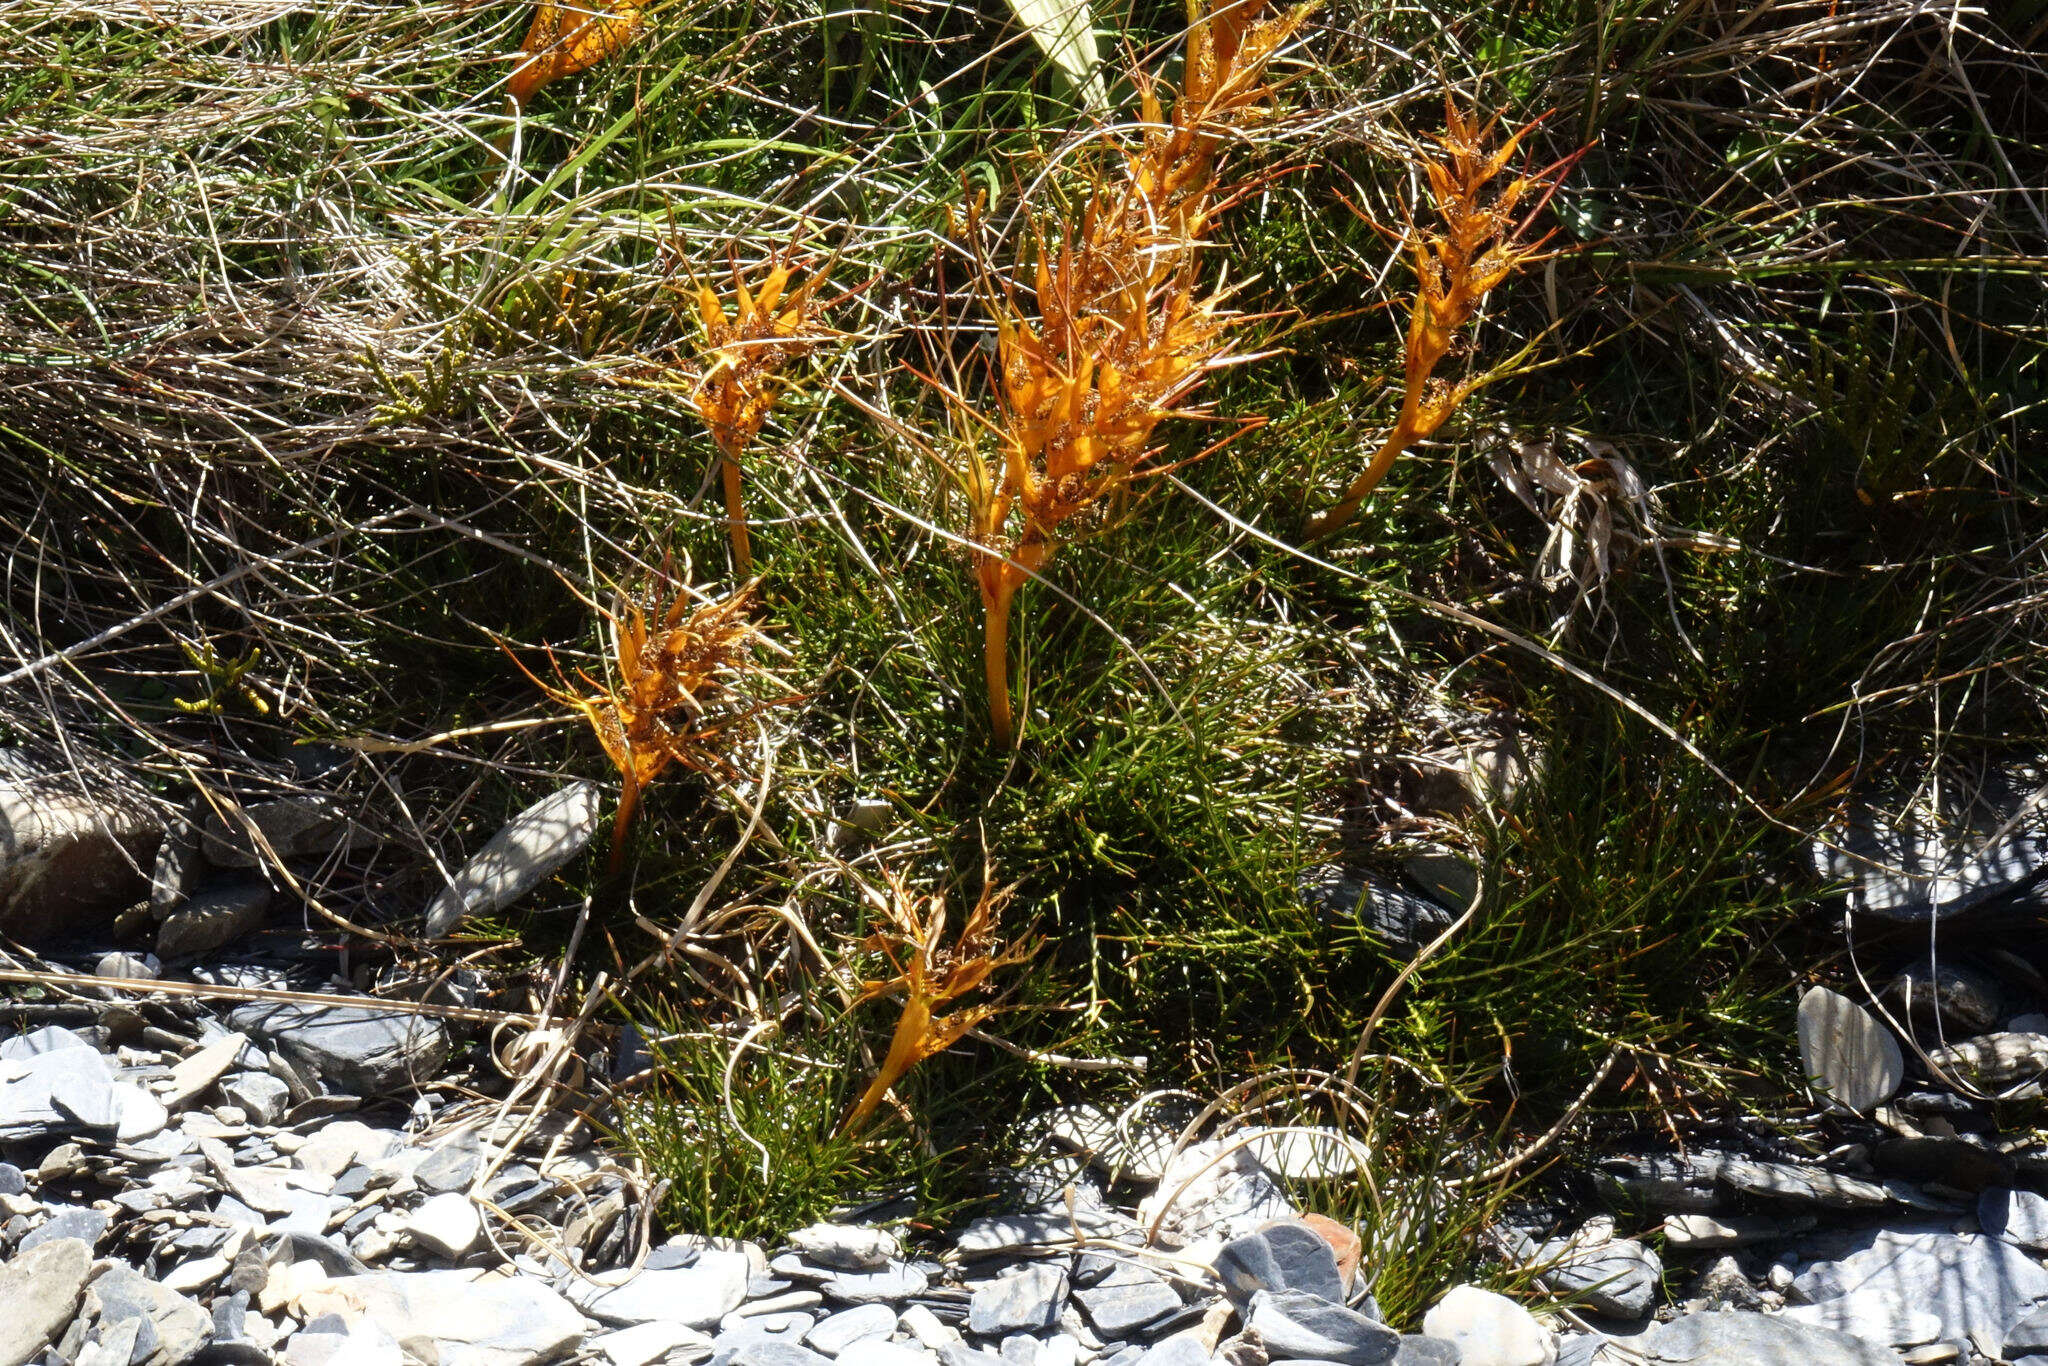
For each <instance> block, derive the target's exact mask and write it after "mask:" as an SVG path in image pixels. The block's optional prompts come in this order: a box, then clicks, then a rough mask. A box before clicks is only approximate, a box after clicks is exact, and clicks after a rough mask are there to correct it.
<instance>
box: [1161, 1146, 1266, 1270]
mask: <svg viewBox="0 0 2048 1366" xmlns="http://www.w3.org/2000/svg"><path fill="white" fill-rule="evenodd" d="M1294 1215H1295V1209H1294V1206H1293V1204H1292V1203H1291V1202H1289V1200H1288V1199H1287V1196H1286V1194H1285V1193H1284V1192H1283V1191H1282V1190H1281V1189H1280V1185H1279V1183H1278V1182H1277V1181H1276V1180H1275V1179H1274V1177H1273V1174H1272V1173H1271V1172H1269V1171H1267V1170H1266V1168H1265V1167H1264V1166H1262V1165H1261V1164H1260V1162H1259V1160H1258V1159H1257V1158H1256V1157H1254V1156H1253V1155H1252V1154H1251V1153H1250V1152H1248V1151H1246V1150H1245V1149H1244V1148H1242V1147H1239V1146H1236V1145H1235V1144H1232V1143H1231V1142H1230V1141H1228V1140H1226V1139H1209V1140H1207V1141H1205V1142H1202V1143H1197V1144H1195V1145H1193V1146H1192V1147H1188V1148H1184V1149H1182V1150H1181V1152H1180V1153H1179V1154H1178V1155H1177V1156H1175V1158H1174V1159H1173V1161H1172V1162H1170V1163H1169V1164H1168V1165H1167V1169H1166V1172H1165V1174H1164V1175H1163V1176H1161V1177H1160V1180H1159V1185H1158V1188H1157V1189H1155V1190H1154V1191H1153V1192H1152V1194H1151V1195H1149V1196H1147V1197H1145V1199H1144V1201H1143V1202H1141V1203H1140V1204H1139V1206H1138V1222H1139V1224H1140V1225H1142V1226H1144V1227H1146V1228H1149V1229H1153V1230H1154V1235H1153V1236H1154V1238H1155V1240H1156V1241H1157V1242H1159V1243H1160V1244H1161V1245H1162V1246H1165V1247H1169V1248H1176V1247H1186V1246H1187V1245H1189V1244H1190V1243H1199V1242H1202V1241H1204V1240H1206V1239H1210V1238H1223V1239H1229V1238H1235V1237H1237V1236H1239V1235H1240V1234H1246V1233H1251V1232H1254V1231H1255V1230H1257V1229H1258V1228H1259V1227H1260V1226H1262V1225H1264V1224H1268V1223H1271V1222H1272V1221H1273V1220H1275V1219H1292V1218H1293V1217H1294Z"/></svg>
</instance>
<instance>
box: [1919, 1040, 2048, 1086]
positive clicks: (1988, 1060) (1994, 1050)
mask: <svg viewBox="0 0 2048 1366" xmlns="http://www.w3.org/2000/svg"><path fill="white" fill-rule="evenodd" d="M1927 1060H1928V1061H1929V1062H1930V1063H1932V1064H1934V1066H1936V1067H1938V1068H1940V1069H1942V1070H1943V1071H1952V1072H1956V1073H1958V1074H1960V1075H1961V1076H1962V1077H1963V1079H1964V1080H1966V1081H1971V1082H1975V1083H1976V1084H1977V1085H1979V1086H1982V1087H1984V1088H1985V1089H1986V1090H1992V1091H1999V1090H2003V1089H2005V1088H2006V1087H2008V1086H2012V1085H2014V1084H2016V1083H2020V1082H2038V1081H2040V1080H2041V1079H2042V1077H2043V1076H2044V1075H2048V1034H2020V1033H2005V1034H1985V1035H1983V1036H1981V1037H1979V1038H1975V1039H1968V1040H1965V1041H1964V1042H1962V1043H1959V1044H1952V1045H1950V1046H1949V1047H1947V1048H1931V1049H1929V1050H1928V1051H1927Z"/></svg>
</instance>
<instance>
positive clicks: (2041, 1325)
mask: <svg viewBox="0 0 2048 1366" xmlns="http://www.w3.org/2000/svg"><path fill="white" fill-rule="evenodd" d="M2044 1353H2048V1306H2044V1307H2042V1308H2040V1309H2036V1310H2033V1311H2032V1312H2030V1313H2028V1314H2026V1315H2025V1316H2023V1317H2022V1318H2020V1319H2019V1320H2017V1321H2016V1322H2015V1323H2014V1324H2013V1325H2012V1326H2011V1327H2010V1328H2008V1329H2006V1330H2005V1339H2004V1342H2003V1345H2002V1348H2001V1350H2000V1352H1999V1355H2000V1356H2002V1357H2005V1358H2006V1359H2007V1360H2012V1359H2014V1358H2023V1357H2024V1358H2031V1357H2033V1356H2035V1355H2039V1354H2044Z"/></svg>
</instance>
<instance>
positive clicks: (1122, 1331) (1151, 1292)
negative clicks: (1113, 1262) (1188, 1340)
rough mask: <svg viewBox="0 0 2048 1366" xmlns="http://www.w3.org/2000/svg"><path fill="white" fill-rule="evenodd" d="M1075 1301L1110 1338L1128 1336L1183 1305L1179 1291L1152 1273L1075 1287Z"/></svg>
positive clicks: (1112, 1278)
mask: <svg viewBox="0 0 2048 1366" xmlns="http://www.w3.org/2000/svg"><path fill="white" fill-rule="evenodd" d="M1074 1300H1075V1302H1076V1303H1078V1304H1079V1305H1080V1306H1081V1309H1082V1312H1084V1313H1085V1314H1087V1315H1088V1322H1090V1323H1092V1324H1094V1325H1095V1327H1096V1330H1097V1331H1098V1332H1100V1333H1102V1334H1103V1335H1104V1336H1106V1337H1111V1338H1121V1337H1128V1336H1129V1335H1130V1334H1132V1333H1135V1332H1137V1331H1139V1330H1140V1329H1143V1328H1147V1327H1150V1326H1151V1325H1152V1324H1155V1323H1157V1322H1159V1320H1161V1319H1163V1318H1165V1317H1166V1316H1167V1315H1168V1314H1173V1313H1177V1312H1179V1310H1180V1307H1181V1298H1180V1292H1179V1291H1177V1290H1175V1289H1174V1288H1173V1287H1172V1286H1170V1285H1168V1284H1167V1283H1166V1282H1165V1281H1163V1280H1161V1279H1160V1278H1159V1277H1157V1276H1154V1275H1152V1274H1151V1273H1150V1272H1138V1273H1136V1274H1134V1275H1129V1276H1121V1275H1119V1276H1112V1277H1111V1278H1110V1279H1109V1280H1108V1281H1105V1282H1102V1283H1100V1284H1097V1285H1092V1286H1090V1287H1088V1288H1087V1289H1086V1290H1076V1291H1075V1292H1074Z"/></svg>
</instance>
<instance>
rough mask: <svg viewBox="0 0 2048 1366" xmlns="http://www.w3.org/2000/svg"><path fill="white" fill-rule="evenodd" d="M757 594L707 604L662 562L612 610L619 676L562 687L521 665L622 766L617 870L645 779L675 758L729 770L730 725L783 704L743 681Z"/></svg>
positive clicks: (615, 834) (746, 590)
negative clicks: (638, 590) (642, 592)
mask: <svg viewBox="0 0 2048 1366" xmlns="http://www.w3.org/2000/svg"><path fill="white" fill-rule="evenodd" d="M666 584H674V585H675V595H674V597H673V598H672V599H671V600H669V601H668V603H667V604H666V605H664V604H663V603H662V601H661V594H660V590H661V587H662V586H663V585H666ZM752 600H753V585H751V584H749V585H747V586H745V587H743V588H740V589H738V590H737V591H735V592H733V593H732V594H730V595H728V596H727V597H725V598H723V599H720V600H718V601H715V602H702V603H700V602H698V600H697V599H696V598H695V597H694V596H693V595H692V594H691V592H690V590H689V588H688V586H687V585H684V584H681V583H678V582H677V581H676V577H675V574H674V571H673V569H672V567H671V566H670V565H668V564H664V565H663V567H662V572H661V574H660V575H659V576H658V579H657V583H656V585H655V587H654V589H653V590H652V591H650V592H649V594H648V595H647V596H646V599H645V601H644V602H643V601H635V600H634V599H632V598H630V597H623V596H622V599H621V602H620V604H619V606H618V608H617V609H616V610H615V611H613V612H612V613H611V614H610V621H611V630H612V668H613V672H614V675H615V679H614V681H612V682H609V683H600V682H598V681H597V680H595V679H593V678H591V677H590V676H589V675H588V674H585V673H583V672H582V671H581V670H578V672H577V676H578V677H579V678H581V679H582V680H583V682H584V683H585V684H586V685H588V686H589V687H590V688H591V689H592V691H590V692H588V693H579V692H576V691H574V690H572V689H571V688H569V687H568V686H567V680H566V679H564V680H563V684H564V686H561V687H557V686H555V685H553V684H550V683H547V682H545V681H543V680H541V679H539V678H536V677H534V675H533V673H532V672H531V671H530V670H528V669H527V668H526V666H525V665H524V664H520V665H519V667H520V670H521V672H524V673H525V674H526V676H527V677H528V678H531V679H533V681H534V683H535V684H536V685H537V686H538V687H539V688H540V690H541V691H542V692H544V693H546V694H547V695H548V696H549V697H550V698H552V699H553V700H554V701H556V702H558V703H560V704H561V705H562V706H565V707H568V708H570V709H572V710H573V711H575V712H577V713H579V714H580V715H581V716H582V717H583V718H584V720H586V721H587V722H589V724H590V729H591V730H592V731H593V732H594V733H595V734H596V736H597V742H598V744H599V745H601V746H602V747H603V748H604V752H605V755H606V757H607V758H609V759H610V760H611V761H612V766H613V767H614V768H616V769H618V771H619V779H620V784H621V788H620V793H619V809H618V814H617V816H616V817H614V819H613V822H612V866H613V869H614V871H616V870H617V869H618V867H619V866H620V865H621V864H622V862H623V859H624V854H625V840H626V829H627V827H628V826H629V825H631V823H632V820H633V814H634V812H635V811H636V810H638V808H639V805H640V794H641V793H642V792H643V791H644V790H645V789H646V787H647V785H648V784H649V783H652V782H653V781H654V780H655V779H656V778H658V777H660V776H661V774H662V773H663V772H664V771H665V770H666V769H668V768H669V767H670V766H671V765H678V764H679V765H681V766H682V767H684V768H686V769H689V770H691V771H692V772H697V773H714V774H719V775H721V776H723V775H727V774H730V773H731V771H732V766H731V764H730V763H729V762H728V761H727V760H726V758H725V747H726V732H727V731H728V730H729V729H730V728H731V727H732V725H733V724H734V723H735V722H737V721H739V720H742V719H744V718H745V717H747V716H750V715H752V714H753V713H754V712H756V711H758V710H760V709H761V707H763V706H773V705H776V703H775V702H772V701H771V702H766V703H763V702H758V701H755V700H753V699H751V698H748V697H746V696H745V695H744V694H743V693H742V692H741V691H740V689H739V686H738V685H739V684H740V682H741V681H742V680H743V679H744V678H745V677H746V676H747V675H748V674H750V673H754V672H756V671H757V666H756V665H755V663H754V660H753V656H752V649H751V647H752V645H753V642H754V641H755V640H756V639H757V638H759V636H760V635H761V631H760V628H759V627H757V626H755V625H754V623H753V622H752V621H751V620H749V618H748V613H749V610H750V609H751V607H752ZM693 604H696V605H695V606H694V607H693ZM508 653H509V652H508ZM513 662H514V663H515V664H516V663H518V659H517V658H516V657H514V660H513ZM558 676H559V673H558ZM779 700H787V699H779Z"/></svg>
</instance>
